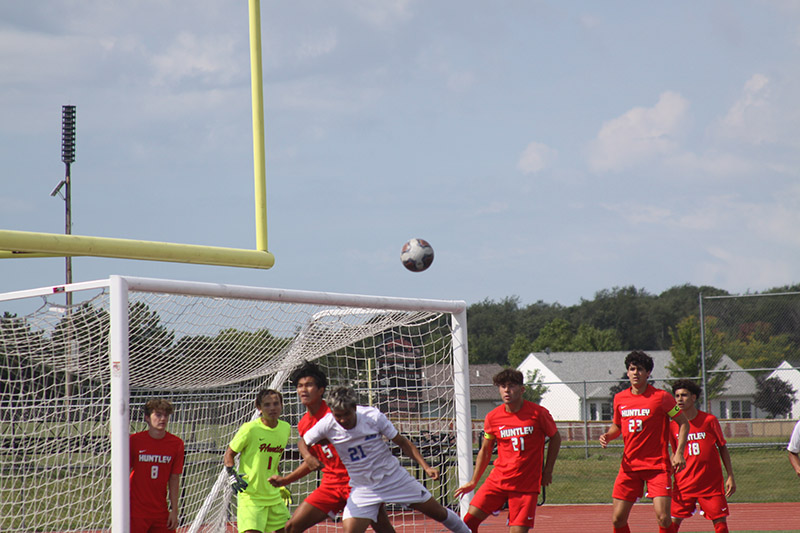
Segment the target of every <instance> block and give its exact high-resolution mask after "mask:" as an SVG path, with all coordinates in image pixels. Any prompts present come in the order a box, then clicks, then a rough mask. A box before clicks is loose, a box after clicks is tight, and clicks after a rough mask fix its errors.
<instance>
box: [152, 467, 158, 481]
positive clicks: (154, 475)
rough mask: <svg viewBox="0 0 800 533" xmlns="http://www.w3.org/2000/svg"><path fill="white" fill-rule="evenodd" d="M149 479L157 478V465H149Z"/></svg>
mask: <svg viewBox="0 0 800 533" xmlns="http://www.w3.org/2000/svg"><path fill="white" fill-rule="evenodd" d="M150 479H158V465H153V466H151V467H150Z"/></svg>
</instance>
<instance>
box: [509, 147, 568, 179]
mask: <svg viewBox="0 0 800 533" xmlns="http://www.w3.org/2000/svg"><path fill="white" fill-rule="evenodd" d="M557 156H558V152H557V151H556V150H554V149H553V148H550V147H549V146H547V145H546V144H542V143H538V142H536V141H534V142H532V143H530V144H529V145H528V146H527V147H526V148H525V150H524V151H523V152H522V155H521V156H520V158H519V162H518V163H517V168H518V169H519V170H520V171H521V172H522V173H523V174H536V173H537V172H541V171H542V170H544V169H545V168H547V167H548V166H550V165H551V164H552V162H553V161H554V160H555V159H556V157H557Z"/></svg>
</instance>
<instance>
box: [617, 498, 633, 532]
mask: <svg viewBox="0 0 800 533" xmlns="http://www.w3.org/2000/svg"><path fill="white" fill-rule="evenodd" d="M613 500H614V502H613V504H612V507H611V525H612V526H613V527H614V533H630V531H631V530H630V528H629V527H628V517H629V516H630V515H631V509H633V503H634V502H632V501H628V500H620V499H619V498H613Z"/></svg>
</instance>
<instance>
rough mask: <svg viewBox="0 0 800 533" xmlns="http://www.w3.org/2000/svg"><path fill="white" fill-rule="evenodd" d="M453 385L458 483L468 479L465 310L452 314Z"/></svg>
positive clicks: (469, 422) (469, 429)
mask: <svg viewBox="0 0 800 533" xmlns="http://www.w3.org/2000/svg"><path fill="white" fill-rule="evenodd" d="M453 388H454V394H455V405H456V412H455V415H456V451H457V454H458V484H459V486H461V485H463V484H464V483H467V482H468V481H469V480H470V479H472V473H473V469H472V468H473V467H472V418H471V414H470V413H471V411H470V397H469V349H468V344H467V310H466V308H465V309H463V310H461V311H459V312H457V313H453ZM471 499H472V495H471V494H470V495H469V496H468V497H466V498H462V499H461V501H460V503H459V505H460V510H461V516H464V515H466V514H467V510H468V509H469V502H470V500H471Z"/></svg>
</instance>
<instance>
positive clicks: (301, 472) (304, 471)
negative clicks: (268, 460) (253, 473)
mask: <svg viewBox="0 0 800 533" xmlns="http://www.w3.org/2000/svg"><path fill="white" fill-rule="evenodd" d="M311 472H312V470H311V469H310V468H309V467H308V465H307V464H306V463H300V466H298V467H297V468H295V469H294V470H292V471H291V472H289V473H288V474H286V475H285V476H279V475H277V474H275V475H274V476H270V478H269V482H270V484H271V485H272V486H273V487H285V486H286V485H288V484H289V483H294V482H295V481H297V480H298V479H302V478H304V477H306V476H307V475H308V474H310V473H311Z"/></svg>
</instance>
